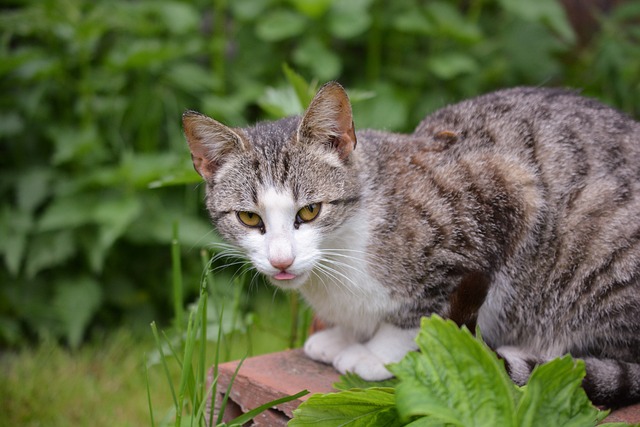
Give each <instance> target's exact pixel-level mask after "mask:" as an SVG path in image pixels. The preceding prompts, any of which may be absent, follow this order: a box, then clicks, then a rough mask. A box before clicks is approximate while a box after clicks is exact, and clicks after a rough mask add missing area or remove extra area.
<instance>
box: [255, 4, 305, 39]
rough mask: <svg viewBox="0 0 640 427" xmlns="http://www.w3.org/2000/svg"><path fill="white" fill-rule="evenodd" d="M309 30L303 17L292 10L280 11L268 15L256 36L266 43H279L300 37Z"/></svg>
mask: <svg viewBox="0 0 640 427" xmlns="http://www.w3.org/2000/svg"><path fill="white" fill-rule="evenodd" d="M306 29H307V20H306V18H305V17H304V16H303V15H300V14H299V13H295V12H293V11H291V10H286V9H279V10H274V11H271V12H269V13H267V14H266V15H265V16H264V17H262V19H261V20H260V21H258V25H257V26H256V34H257V35H258V37H260V39H262V40H264V41H266V42H277V41H280V40H285V39H288V38H291V37H295V36H299V35H300V34H302V33H304V31H305V30H306Z"/></svg>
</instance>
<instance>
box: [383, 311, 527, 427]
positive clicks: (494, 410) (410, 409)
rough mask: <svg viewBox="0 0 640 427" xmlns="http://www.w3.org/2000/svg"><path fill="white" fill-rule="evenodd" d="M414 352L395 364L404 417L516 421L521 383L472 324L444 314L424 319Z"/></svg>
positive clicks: (498, 423) (452, 421)
mask: <svg viewBox="0 0 640 427" xmlns="http://www.w3.org/2000/svg"><path fill="white" fill-rule="evenodd" d="M416 342H417V343H418V346H419V348H420V350H421V351H422V352H421V353H409V354H408V355H407V356H406V357H405V358H404V359H403V360H402V361H401V362H399V363H398V364H395V365H391V366H390V368H389V369H390V370H391V372H393V373H394V374H395V375H396V376H397V377H398V378H399V379H400V384H399V385H398V387H397V389H396V394H397V405H398V412H399V413H400V415H401V416H402V419H403V420H408V419H410V418H411V417H414V416H427V417H431V418H434V419H437V420H440V421H442V422H445V423H450V424H452V425H458V426H465V427H470V426H490V425H495V426H510V425H515V424H514V422H515V414H516V412H515V397H516V393H517V391H516V388H515V386H514V385H513V383H512V382H511V380H510V378H509V376H508V375H507V373H506V371H505V370H504V365H503V364H502V362H500V361H498V358H497V357H496V355H495V354H494V353H493V352H492V351H491V350H490V349H489V348H488V347H487V346H486V345H484V344H483V343H481V342H480V341H478V340H476V339H475V338H474V337H473V335H471V333H470V332H469V331H468V330H467V329H466V328H463V329H459V328H458V326H457V325H456V324H455V323H454V322H452V321H450V320H447V321H445V320H443V319H442V318H440V317H438V316H435V315H434V316H432V317H431V318H428V319H423V321H422V328H421V330H420V333H419V334H418V337H417V338H416Z"/></svg>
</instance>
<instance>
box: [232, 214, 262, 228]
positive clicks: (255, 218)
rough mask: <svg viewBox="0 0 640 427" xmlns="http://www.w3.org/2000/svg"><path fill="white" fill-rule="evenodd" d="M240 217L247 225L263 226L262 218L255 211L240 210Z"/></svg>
mask: <svg viewBox="0 0 640 427" xmlns="http://www.w3.org/2000/svg"><path fill="white" fill-rule="evenodd" d="M237 215H238V219H239V220H240V222H241V223H243V224H244V225H246V226H247V227H262V218H260V215H258V214H257V213H253V212H238V213H237Z"/></svg>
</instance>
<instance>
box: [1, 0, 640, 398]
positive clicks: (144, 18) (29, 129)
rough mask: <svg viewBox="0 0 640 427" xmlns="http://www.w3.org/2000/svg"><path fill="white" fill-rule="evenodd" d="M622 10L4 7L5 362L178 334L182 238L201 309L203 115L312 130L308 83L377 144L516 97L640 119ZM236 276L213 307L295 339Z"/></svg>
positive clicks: (107, 0) (115, 2) (411, 3)
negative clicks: (539, 96)
mask: <svg viewBox="0 0 640 427" xmlns="http://www.w3.org/2000/svg"><path fill="white" fill-rule="evenodd" d="M565 3H566V4H567V5H569V4H572V3H576V4H577V3H581V4H582V7H583V9H584V10H587V9H588V8H589V7H590V5H592V4H595V3H594V2H591V1H584V2H571V1H569V0H567V1H565ZM610 3H611V4H613V3H621V5H620V6H619V7H617V8H615V9H612V10H610V11H609V12H608V13H607V14H599V13H595V15H594V16H595V21H594V22H595V24H594V22H591V21H589V20H587V19H585V18H584V17H581V15H580V14H579V13H577V12H575V10H573V12H572V14H571V15H569V18H572V21H573V23H574V25H573V26H572V25H571V24H570V23H569V22H570V21H569V19H568V16H567V14H566V13H565V9H563V6H562V4H561V3H559V2H558V1H556V0H538V1H535V2H533V1H524V0H522V1H521V0H429V1H426V0H424V1H420V0H394V1H384V0H349V1H340V0H233V1H227V0H207V1H205V0H194V1H179V0H161V1H160V0H138V1H130V0H98V1H94V0H33V1H28V0H23V1H18V0H16V1H11V0H9V1H5V2H3V4H2V6H0V8H1V9H0V10H1V14H0V58H1V60H0V195H1V199H0V200H1V202H0V203H1V204H0V348H4V349H8V348H11V349H16V348H21V347H23V346H25V345H27V344H37V343H41V342H43V340H44V341H46V342H49V343H51V342H60V343H62V344H63V345H65V346H67V347H69V348H71V349H78V348H79V347H80V346H81V344H82V343H83V342H85V340H87V339H90V338H91V337H93V338H94V339H95V337H101V336H104V334H105V333H106V334H107V335H109V331H113V330H117V329H120V328H126V329H128V330H131V331H136V330H142V331H143V333H144V334H149V332H148V325H149V323H150V322H151V321H152V320H156V321H158V322H159V324H160V325H168V324H169V321H170V320H171V319H172V318H173V315H174V312H175V309H174V308H173V307H174V303H175V299H174V297H173V294H172V287H171V283H172V270H171V250H170V246H171V242H172V236H173V235H172V229H173V226H174V224H177V225H178V227H179V242H180V243H181V247H182V250H181V262H182V273H183V283H184V294H183V295H181V296H180V301H178V302H177V303H178V304H183V303H188V302H192V301H193V300H194V299H195V298H196V297H197V295H198V292H199V285H200V281H201V279H202V277H203V263H202V257H204V258H205V259H209V258H210V257H211V256H213V255H214V254H215V247H214V246H213V245H212V244H215V242H216V241H217V239H218V238H217V237H216V236H215V235H214V234H213V233H212V232H211V229H210V226H209V224H208V221H207V218H206V214H205V212H204V209H203V205H202V202H201V199H202V186H200V185H198V184H197V182H198V177H197V175H195V173H194V172H193V171H192V167H191V163H190V159H189V154H188V150H187V149H186V144H185V143H184V140H183V137H182V134H181V129H180V116H181V114H182V112H183V111H184V110H185V109H195V110H199V111H202V112H204V113H206V114H208V115H211V116H213V117H215V118H216V119H218V120H220V121H222V122H224V123H226V124H229V125H232V126H240V125H244V124H247V123H251V122H253V121H255V120H259V119H270V118H278V117H281V116H283V115H288V114H292V113H297V112H299V111H301V109H302V105H301V101H300V100H299V99H298V97H297V96H296V93H295V91H294V89H293V88H292V86H291V85H290V84H289V83H287V80H286V78H285V75H284V73H283V64H288V65H289V66H290V67H291V68H292V69H295V70H296V71H297V72H298V73H300V74H301V75H302V76H303V77H304V78H305V79H307V80H308V81H313V82H317V83H321V82H324V81H327V80H331V79H337V80H339V81H340V82H342V83H343V84H344V85H345V86H347V87H348V88H349V89H350V90H351V94H352V97H353V98H354V100H358V99H359V100H360V101H359V102H357V103H356V104H355V105H354V114H355V122H356V126H357V127H360V128H363V127H374V128H385V129H391V130H399V131H410V130H411V129H412V128H413V127H414V126H415V125H416V124H417V123H418V121H419V120H420V119H421V118H422V117H423V116H424V115H425V114H427V113H429V112H431V111H433V110H435V109H436V108H438V107H440V106H443V105H445V104H447V103H450V102H454V101H457V100H460V99H463V98H466V97H469V96H473V95H477V94H480V93H483V92H487V91H490V90H492V89H496V88H501V87H508V86H514V85H545V86H570V87H575V88H580V89H582V90H583V92H584V93H585V94H587V95H590V96H594V97H597V98H599V99H601V100H603V101H604V102H606V103H609V104H611V105H614V106H617V107H618V108H620V109H622V110H624V111H626V112H628V113H629V114H631V115H634V116H635V117H638V115H640V43H639V42H640V30H639V28H638V26H637V22H638V20H639V19H640V4H639V3H638V2H634V1H628V2H613V1H612V2H610ZM574 6H575V5H574ZM634 23H635V24H636V25H634ZM585 28H586V30H585ZM575 29H579V30H580V31H576V30H575ZM201 251H204V252H201ZM221 266H222V264H221V262H219V261H218V262H216V263H214V264H212V265H210V266H209V267H208V268H210V269H212V270H214V271H215V273H216V274H215V277H216V282H215V283H216V287H215V288H210V292H212V294H213V295H212V296H213V298H211V300H212V301H217V302H218V303H221V302H222V301H228V303H229V304H235V306H236V307H237V310H236V311H235V312H236V313H240V315H239V319H240V321H238V318H236V319H234V321H233V322H232V323H229V325H232V328H237V329H239V330H241V332H249V333H251V332H252V331H254V332H257V333H270V334H274V335H275V336H280V337H281V336H282V335H287V334H288V333H289V330H290V325H289V323H287V322H285V324H284V325H280V324H279V325H278V326H277V327H269V326H267V325H269V322H266V321H264V318H265V316H263V315H260V314H256V313H259V310H260V304H267V305H271V307H274V308H273V309H272V310H273V312H281V311H282V310H287V305H286V303H283V300H284V298H283V295H282V294H273V293H272V292H273V291H272V290H270V289H268V288H266V287H264V286H260V280H259V279H257V278H254V277H252V276H251V275H250V274H249V275H244V276H242V277H244V278H246V280H245V279H243V280H235V283H236V284H235V286H234V285H232V283H233V282H234V280H232V278H233V277H234V275H235V274H236V272H237V269H234V268H229V269H218V267H221ZM252 280H253V281H252ZM285 317H288V314H287V315H286V316H285ZM283 330H284V332H283ZM105 331H106V332H105ZM253 335H254V336H255V335H256V334H255V333H254V334H253ZM289 341H291V340H288V339H287V338H286V337H285V338H284V339H283V341H282V342H283V346H284V345H287V343H288V342H289ZM294 341H295V340H294ZM90 342H91V341H90ZM93 342H95V341H93ZM254 350H255V349H254ZM24 351H25V350H22V352H24ZM256 351H260V350H256ZM19 354H23V353H19ZM79 354H83V353H79ZM34 357H36V358H37V357H38V356H37V353H36V356H34ZM5 359H6V358H5ZM22 359H24V360H27V359H28V357H26V356H25V357H18V358H17V360H22ZM14 363H15V362H14ZM12 366H13V365H12ZM0 372H2V371H0ZM3 400H5V399H3ZM8 401H10V400H8Z"/></svg>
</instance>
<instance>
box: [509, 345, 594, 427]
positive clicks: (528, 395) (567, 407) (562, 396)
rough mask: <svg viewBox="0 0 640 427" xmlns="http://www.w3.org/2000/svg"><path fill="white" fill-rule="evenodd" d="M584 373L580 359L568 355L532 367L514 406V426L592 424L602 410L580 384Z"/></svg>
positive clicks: (580, 425) (575, 426)
mask: <svg viewBox="0 0 640 427" xmlns="http://www.w3.org/2000/svg"><path fill="white" fill-rule="evenodd" d="M584 375H585V367H584V362H583V361H581V360H577V361H574V360H573V359H572V358H571V357H570V356H565V357H562V358H560V359H555V360H552V361H551V362H549V363H546V364H544V365H540V366H538V367H536V368H535V369H534V371H533V373H532V374H531V378H530V379H529V382H528V383H527V386H526V387H524V395H523V396H522V399H521V400H520V404H519V405H518V409H517V415H518V425H519V426H522V427H526V426H532V427H533V426H541V425H552V424H553V425H558V426H566V427H571V426H574V427H582V426H595V425H596V424H597V423H598V421H600V418H601V417H600V415H601V414H602V413H601V412H600V411H598V409H596V408H595V407H594V406H592V405H591V402H590V401H589V398H588V397H587V395H586V393H585V392H584V389H583V388H582V387H581V384H582V379H583V378H584ZM605 414H606V413H605Z"/></svg>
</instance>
